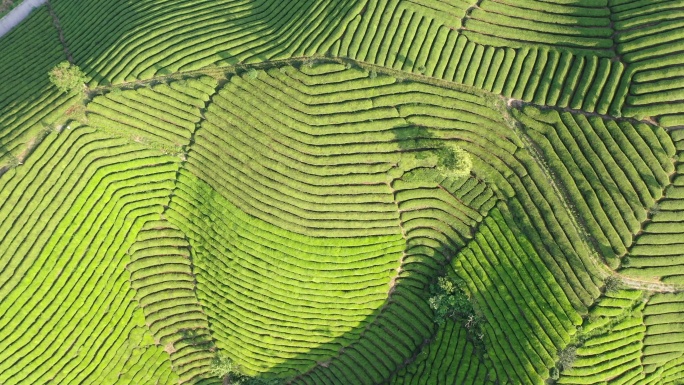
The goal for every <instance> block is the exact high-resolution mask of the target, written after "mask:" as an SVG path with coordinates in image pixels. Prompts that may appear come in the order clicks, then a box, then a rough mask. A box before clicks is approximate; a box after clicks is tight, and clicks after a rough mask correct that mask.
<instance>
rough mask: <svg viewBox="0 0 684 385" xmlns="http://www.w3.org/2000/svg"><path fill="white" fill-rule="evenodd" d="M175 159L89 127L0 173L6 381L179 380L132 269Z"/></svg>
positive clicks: (2, 373)
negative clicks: (132, 253) (138, 297)
mask: <svg viewBox="0 0 684 385" xmlns="http://www.w3.org/2000/svg"><path fill="white" fill-rule="evenodd" d="M177 169H178V163H177V162H176V161H175V160H174V159H173V158H170V157H166V156H162V155H160V154H159V153H158V152H157V151H151V150H148V149H145V148H143V147H140V146H137V145H132V144H129V143H127V142H126V141H124V140H122V139H119V138H113V137H111V136H109V135H106V134H103V133H100V132H98V131H96V130H94V129H92V128H88V127H79V128H73V129H71V130H65V131H63V132H62V133H60V134H55V133H53V134H50V135H48V136H47V138H46V139H45V140H44V141H43V142H42V143H41V144H40V145H39V146H38V148H37V149H36V151H35V152H34V154H33V156H31V157H30V158H29V161H28V162H27V163H25V164H24V165H23V166H21V167H19V168H16V169H14V170H11V171H9V172H8V173H6V174H4V175H3V176H2V177H1V178H0V191H1V193H0V196H2V199H0V217H2V218H3V220H2V221H1V222H0V234H1V235H0V266H2V269H1V271H0V293H1V294H0V295H1V296H2V298H3V300H2V302H1V303H0V333H1V334H2V336H3V338H2V339H0V382H2V383H3V384H26V383H48V382H51V381H52V382H55V383H60V384H72V383H73V384H80V383H109V384H115V383H120V384H130V383H138V384H153V383H156V384H159V383H164V384H173V383H177V381H178V377H177V376H176V375H175V374H174V373H173V372H172V370H171V365H170V362H169V356H168V354H167V353H165V352H164V351H163V349H162V348H161V347H158V346H155V344H154V340H153V337H152V335H151V334H150V333H149V331H147V329H146V328H145V320H144V316H143V314H142V311H141V310H140V309H139V308H138V307H137V302H136V301H135V300H134V297H135V292H134V291H133V290H132V289H131V287H130V284H129V279H128V274H127V272H126V270H125V265H126V263H127V261H128V258H127V257H126V251H127V249H128V248H129V247H130V246H131V245H132V244H133V242H134V241H135V236H136V233H137V231H138V229H140V228H141V227H142V226H143V224H144V223H145V222H146V221H148V220H150V219H152V218H154V217H157V218H158V217H159V214H160V213H161V212H162V209H163V205H164V204H166V202H168V196H169V194H170V193H171V190H172V188H173V179H174V177H175V173H176V171H177Z"/></svg>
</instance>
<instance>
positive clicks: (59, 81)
mask: <svg viewBox="0 0 684 385" xmlns="http://www.w3.org/2000/svg"><path fill="white" fill-rule="evenodd" d="M48 76H49V78H50V82H52V84H54V85H55V86H57V88H58V89H59V90H60V91H62V92H64V93H69V92H71V91H81V92H83V91H85V83H86V81H88V78H87V76H86V75H85V74H84V73H83V71H81V69H80V68H79V67H78V66H75V65H72V64H71V63H69V62H68V61H63V62H61V63H59V64H57V65H56V66H55V67H54V68H53V69H51V70H50V72H49V73H48Z"/></svg>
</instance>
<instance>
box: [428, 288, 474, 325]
mask: <svg viewBox="0 0 684 385" xmlns="http://www.w3.org/2000/svg"><path fill="white" fill-rule="evenodd" d="M465 290H466V286H465V282H463V281H462V280H453V279H450V278H448V277H439V278H437V282H435V283H433V284H432V285H430V294H431V297H430V299H429V300H428V302H429V304H430V308H431V309H432V310H434V313H435V316H434V321H435V323H437V324H440V325H441V324H443V323H444V322H446V321H447V320H448V319H452V320H463V321H464V322H465V323H466V327H467V328H468V329H471V328H476V327H477V326H478V324H479V322H480V319H479V318H478V317H477V316H476V315H475V310H474V309H473V304H472V302H471V300H470V298H469V297H468V294H466V291H465Z"/></svg>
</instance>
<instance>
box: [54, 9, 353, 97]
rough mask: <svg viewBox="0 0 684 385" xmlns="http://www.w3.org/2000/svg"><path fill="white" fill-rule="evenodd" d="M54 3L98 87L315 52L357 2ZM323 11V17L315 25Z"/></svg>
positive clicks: (72, 46) (75, 53)
mask: <svg viewBox="0 0 684 385" xmlns="http://www.w3.org/2000/svg"><path fill="white" fill-rule="evenodd" d="M52 3H53V7H54V9H55V12H56V13H57V15H58V17H59V20H60V23H61V25H62V29H63V31H64V35H65V40H66V42H67V45H68V46H69V49H70V51H71V53H72V55H73V58H74V61H75V64H76V65H78V66H80V67H81V68H82V69H83V70H84V71H85V72H86V73H87V74H89V76H91V77H92V79H93V81H92V82H91V86H96V85H108V84H112V83H113V84H118V83H121V82H128V81H133V80H136V79H149V78H153V77H155V76H158V75H162V74H167V73H175V72H179V71H191V70H197V69H200V68H205V67H212V66H227V65H235V64H238V63H258V62H263V61H266V60H273V59H283V58H288V57H291V56H296V55H300V56H301V55H304V54H312V53H313V52H308V51H309V48H308V45H311V44H313V43H316V42H319V41H318V40H317V39H318V38H319V35H322V34H325V33H328V32H329V31H331V30H334V29H331V28H328V27H327V26H329V25H335V24H337V23H339V22H340V20H341V19H342V17H343V16H344V15H345V14H347V13H350V12H351V11H353V10H354V9H355V3H356V1H355V0H347V1H346V2H344V3H342V4H340V3H338V4H335V5H334V6H333V5H331V4H328V3H321V2H319V1H317V0H303V1H299V2H293V1H268V0H255V1H251V2H247V3H244V2H243V3H240V4H235V3H234V2H227V1H225V2H216V1H209V0H204V1H199V2H192V3H187V2H179V3H178V4H164V5H159V4H158V3H157V2H155V1H152V0H143V1H138V2H124V1H104V0H83V1H80V2H78V5H74V4H76V3H74V2H73V1H69V0H52ZM321 4H324V5H325V7H322V6H320V5H321ZM357 8H358V7H357ZM321 15H322V16H321ZM319 16H320V17H321V18H322V22H321V23H319V24H314V25H315V27H314V28H313V29H312V27H311V22H312V20H318V19H317V18H318V17H319ZM329 43H330V42H328V44H329ZM316 47H320V45H317V46H316ZM319 49H320V48H319Z"/></svg>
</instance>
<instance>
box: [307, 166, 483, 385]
mask: <svg viewBox="0 0 684 385" xmlns="http://www.w3.org/2000/svg"><path fill="white" fill-rule="evenodd" d="M409 174H410V173H409ZM392 188H393V189H394V195H395V199H396V200H397V205H398V207H399V211H400V214H401V220H402V225H401V226H402V231H403V233H404V235H405V237H406V247H405V250H404V253H403V257H402V264H401V266H400V268H399V269H398V270H397V275H396V277H395V278H394V280H393V283H392V285H393V286H392V288H391V289H390V294H389V300H388V304H387V305H386V307H385V308H383V310H382V312H381V313H380V314H379V315H378V318H377V319H376V321H375V322H374V323H373V324H372V325H371V326H370V327H368V329H367V332H365V334H362V338H360V339H359V340H358V341H355V342H353V343H352V344H350V345H349V346H346V347H344V351H341V352H340V354H339V355H338V356H336V357H334V358H333V359H332V361H331V362H330V363H329V364H327V365H319V366H317V367H315V368H314V369H313V370H311V371H309V372H308V373H305V374H304V375H302V376H299V377H298V378H297V381H295V383H298V384H339V383H350V381H351V383H359V384H374V383H381V382H383V381H385V380H386V379H388V378H390V377H392V376H393V375H395V374H397V370H398V369H399V368H401V367H402V366H403V365H404V364H406V361H405V359H406V357H407V356H410V355H411V354H414V355H415V354H416V353H417V352H416V349H418V348H420V344H421V342H423V343H424V342H425V338H427V337H428V336H430V335H432V334H433V333H435V327H434V326H433V325H432V322H431V318H432V314H431V310H430V309H429V308H428V307H427V301H426V298H425V287H426V286H427V285H428V284H429V283H430V281H431V280H432V279H433V278H434V276H435V274H437V272H438V271H440V270H442V266H443V265H444V264H445V263H447V261H449V260H450V259H451V258H452V256H453V255H454V254H455V253H456V252H457V251H458V250H459V249H460V248H461V247H462V246H463V244H464V243H465V242H466V240H467V239H470V238H471V237H472V234H473V232H474V231H475V229H476V227H477V226H478V224H479V223H480V222H481V221H482V219H483V216H484V215H486V213H487V212H488V211H489V209H490V208H491V207H492V206H493V205H494V203H495V202H496V198H495V196H494V194H493V191H492V190H491V189H489V188H488V187H487V186H486V185H485V183H483V182H482V181H478V180H477V179H475V178H473V177H471V176H466V177H459V178H451V177H449V178H446V179H445V178H444V177H440V176H436V177H435V178H434V179H424V180H416V179H415V178H410V177H409V176H408V174H405V175H404V176H403V177H402V178H401V179H395V180H394V181H393V182H392ZM398 315H400V316H398ZM418 325H421V327H420V328H418ZM423 325H424V326H423ZM370 335H373V336H378V337H379V338H377V337H371V338H366V337H367V336H370ZM412 340H413V341H412ZM380 341H383V342H380ZM393 341H402V343H401V344H398V343H396V342H393ZM471 348H472V347H471ZM397 351H399V352H400V354H396V352H397ZM445 353H446V352H445ZM402 356H403V357H404V358H402ZM473 362H477V361H476V360H474V361H473ZM398 373H403V372H401V371H400V372H398ZM484 373H486V368H485V366H484V365H482V369H481V370H475V371H474V372H473V373H469V374H467V373H465V372H464V373H463V375H466V374H467V375H468V377H467V378H470V377H474V378H475V379H476V380H477V379H480V378H482V376H483V375H484Z"/></svg>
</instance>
